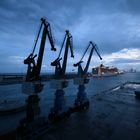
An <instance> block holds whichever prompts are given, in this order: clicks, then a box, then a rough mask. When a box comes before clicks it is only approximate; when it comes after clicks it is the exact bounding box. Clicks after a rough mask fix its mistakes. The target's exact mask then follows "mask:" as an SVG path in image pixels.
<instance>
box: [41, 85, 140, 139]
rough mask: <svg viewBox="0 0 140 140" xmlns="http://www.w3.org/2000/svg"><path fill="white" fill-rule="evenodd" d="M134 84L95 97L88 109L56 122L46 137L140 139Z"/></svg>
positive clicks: (138, 105)
mask: <svg viewBox="0 0 140 140" xmlns="http://www.w3.org/2000/svg"><path fill="white" fill-rule="evenodd" d="M131 86H132V85H131V84H129V85H128V86H127V85H124V87H121V89H120V88H116V89H113V90H111V91H106V92H102V93H99V94H96V95H94V96H91V97H90V107H89V109H88V110H85V111H82V112H78V113H75V114H72V115H71V117H70V118H68V119H67V120H65V121H63V122H61V123H59V124H56V126H55V127H54V129H52V130H50V131H49V132H48V133H46V134H45V135H44V136H43V137H42V139H43V140H45V139H48V140H56V139H57V140H72V139H73V140H75V139H79V140H86V139H87V140H93V139H94V140H140V100H138V99H136V98H135V95H134V89H133V88H131Z"/></svg>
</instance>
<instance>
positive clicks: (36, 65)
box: [24, 18, 56, 81]
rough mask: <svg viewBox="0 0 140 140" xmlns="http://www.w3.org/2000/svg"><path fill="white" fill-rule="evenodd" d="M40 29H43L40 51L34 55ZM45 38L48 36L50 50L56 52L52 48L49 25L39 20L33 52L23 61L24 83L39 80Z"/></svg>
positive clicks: (52, 42)
mask: <svg viewBox="0 0 140 140" xmlns="http://www.w3.org/2000/svg"><path fill="white" fill-rule="evenodd" d="M42 28H43V32H42V37H41V43H40V49H39V53H38V55H37V54H34V52H35V49H36V47H37V43H38V40H39V36H40V34H41V30H42ZM47 36H48V39H49V42H50V45H51V50H52V51H56V48H55V46H54V41H53V37H52V33H51V27H50V24H49V23H48V22H47V21H46V20H45V19H44V18H41V25H40V28H39V32H38V34H37V38H36V40H35V44H34V47H33V50H32V52H31V53H30V55H29V56H28V57H27V58H26V59H25V60H24V64H27V65H28V68H27V75H26V81H36V80H40V71H41V66H42V60H43V54H44V48H45V42H46V37H47ZM37 56H38V58H37V62H35V58H36V57H37Z"/></svg>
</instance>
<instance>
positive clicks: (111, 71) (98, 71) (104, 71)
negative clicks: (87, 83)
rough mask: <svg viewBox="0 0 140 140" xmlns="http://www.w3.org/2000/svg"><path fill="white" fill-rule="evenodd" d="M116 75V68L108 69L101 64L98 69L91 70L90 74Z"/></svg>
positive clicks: (117, 71)
mask: <svg viewBox="0 0 140 140" xmlns="http://www.w3.org/2000/svg"><path fill="white" fill-rule="evenodd" d="M117 73H119V70H118V68H116V67H113V66H112V67H109V66H104V65H103V64H101V65H100V66H98V67H94V68H92V74H117Z"/></svg>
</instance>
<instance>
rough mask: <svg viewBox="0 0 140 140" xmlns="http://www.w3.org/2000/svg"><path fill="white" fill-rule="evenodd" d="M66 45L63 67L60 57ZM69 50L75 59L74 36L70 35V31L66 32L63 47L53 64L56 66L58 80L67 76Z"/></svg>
mask: <svg viewBox="0 0 140 140" xmlns="http://www.w3.org/2000/svg"><path fill="white" fill-rule="evenodd" d="M64 45H65V52H64V59H63V63H62V65H61V63H60V61H61V60H62V57H60V56H61V53H62V50H63V48H64ZM69 48H70V51H71V57H74V55H73V41H72V35H71V34H70V33H69V31H68V30H66V34H65V37H64V40H63V42H62V46H61V49H60V52H59V55H58V57H57V59H56V60H54V61H53V62H52V63H51V65H52V66H55V76H56V78H62V77H63V76H65V72H66V66H67V58H68V50H69Z"/></svg>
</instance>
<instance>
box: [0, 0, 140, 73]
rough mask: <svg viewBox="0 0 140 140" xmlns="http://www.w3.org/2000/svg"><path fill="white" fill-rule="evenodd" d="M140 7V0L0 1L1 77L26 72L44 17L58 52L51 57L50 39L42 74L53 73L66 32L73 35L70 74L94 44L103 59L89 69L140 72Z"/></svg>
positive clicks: (93, 59) (97, 60) (69, 63)
mask: <svg viewBox="0 0 140 140" xmlns="http://www.w3.org/2000/svg"><path fill="white" fill-rule="evenodd" d="M139 7H140V1H139V0H115V1H114V0H85V1H84V0H0V73H3V72H25V71H26V69H27V66H25V65H24V64H23V60H24V59H25V58H26V57H27V56H28V55H29V53H30V52H31V50H32V47H33V45H34V40H35V37H36V34H37V31H38V28H39V25H40V18H41V17H45V18H46V19H47V21H48V22H49V23H50V24H51V28H52V33H53V36H54V38H55V44H56V48H57V52H51V51H50V45H49V42H48V39H47V42H46V49H45V55H44V59H43V67H42V71H43V72H50V71H52V70H54V68H52V67H51V66H50V62H51V61H53V60H54V59H55V58H56V57H57V54H58V52H59V49H60V45H61V42H62V40H63V37H64V34H65V30H66V29H69V31H70V32H71V34H72V36H73V44H74V53H75V58H74V59H72V58H70V59H69V60H68V69H67V70H68V71H72V70H73V66H72V65H73V63H76V62H77V61H78V60H79V59H80V57H81V56H82V54H83V51H84V50H85V48H86V46H87V45H88V42H89V41H90V40H91V41H93V42H95V43H96V44H97V45H98V48H99V50H100V53H101V56H102V57H103V60H102V61H100V60H99V58H98V57H97V55H96V53H94V54H93V58H92V62H91V65H90V68H91V67H94V66H97V65H99V64H101V63H103V64H105V65H109V66H116V67H118V68H120V69H128V68H131V67H132V68H136V69H139V70H140V8H139ZM38 45H39V44H38ZM38 47H39V46H38ZM36 52H37V51H36ZM87 57H88V54H87V56H86V59H87ZM86 59H85V63H86Z"/></svg>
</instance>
